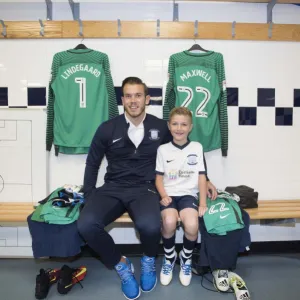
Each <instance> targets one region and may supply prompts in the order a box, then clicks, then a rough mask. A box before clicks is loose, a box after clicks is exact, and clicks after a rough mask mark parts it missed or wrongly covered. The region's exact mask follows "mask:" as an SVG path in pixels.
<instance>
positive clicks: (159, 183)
mask: <svg viewBox="0 0 300 300" xmlns="http://www.w3.org/2000/svg"><path fill="white" fill-rule="evenodd" d="M168 126H169V129H170V132H171V134H172V136H173V141H172V142H169V143H167V144H164V145H161V146H160V147H159V148H158V152H157V159H156V181H155V184H156V188H157V190H158V192H159V194H160V197H161V201H160V207H161V215H162V221H163V226H162V238H163V246H164V252H165V257H164V261H163V266H162V269H161V273H160V281H161V284H162V285H168V284H169V283H170V282H171V280H172V274H173V269H174V265H175V260H176V258H177V253H176V251H175V232H176V226H177V220H178V217H180V219H181V221H182V223H183V227H184V238H183V249H182V251H181V252H180V254H179V258H180V273H179V279H180V282H181V283H182V285H184V286H188V285H189V284H190V282H191V278H192V270H191V262H192V260H191V258H192V252H193V249H194V247H195V244H196V242H197V238H198V229H199V227H198V226H199V225H198V217H199V216H200V217H202V216H203V215H204V214H205V212H206V210H207V206H206V189H207V187H206V184H207V183H206V168H205V164H204V157H203V149H202V145H201V144H200V143H198V142H191V141H189V139H188V135H189V133H190V132H191V130H192V128H193V124H192V113H191V112H190V111H189V110H188V109H187V108H185V107H176V108H174V109H173V110H172V111H171V112H170V118H169V122H168ZM198 193H200V205H199V202H198Z"/></svg>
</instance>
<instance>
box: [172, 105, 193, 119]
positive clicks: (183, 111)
mask: <svg viewBox="0 0 300 300" xmlns="http://www.w3.org/2000/svg"><path fill="white" fill-rule="evenodd" d="M175 115H180V116H187V117H189V118H190V120H191V123H193V115H192V113H191V111H190V110H189V109H188V108H186V107H183V106H180V107H174V108H173V109H172V110H171V111H170V115H169V121H171V119H172V117H173V116H175Z"/></svg>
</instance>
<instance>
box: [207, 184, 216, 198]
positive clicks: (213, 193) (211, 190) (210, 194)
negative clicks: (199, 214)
mask: <svg viewBox="0 0 300 300" xmlns="http://www.w3.org/2000/svg"><path fill="white" fill-rule="evenodd" d="M207 196H208V197H209V198H210V200H216V198H217V196H218V193H217V189H216V187H215V186H214V185H213V184H212V183H211V182H210V181H207Z"/></svg>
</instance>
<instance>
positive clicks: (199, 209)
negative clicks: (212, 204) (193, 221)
mask: <svg viewBox="0 0 300 300" xmlns="http://www.w3.org/2000/svg"><path fill="white" fill-rule="evenodd" d="M206 211H207V206H206V205H200V206H199V208H198V212H199V217H203V216H204V214H205V212H206Z"/></svg>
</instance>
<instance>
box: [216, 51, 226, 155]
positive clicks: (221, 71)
mask: <svg viewBox="0 0 300 300" xmlns="http://www.w3.org/2000/svg"><path fill="white" fill-rule="evenodd" d="M217 73H218V81H219V86H220V91H221V93H220V101H219V120H220V130H221V150H222V156H227V151H228V116H227V90H226V78H225V67H224V59H223V55H222V54H220V59H219V60H218V63H217Z"/></svg>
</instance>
